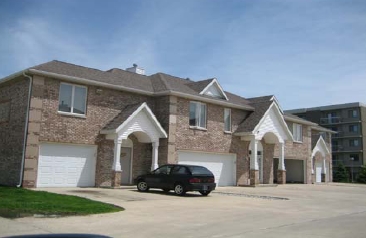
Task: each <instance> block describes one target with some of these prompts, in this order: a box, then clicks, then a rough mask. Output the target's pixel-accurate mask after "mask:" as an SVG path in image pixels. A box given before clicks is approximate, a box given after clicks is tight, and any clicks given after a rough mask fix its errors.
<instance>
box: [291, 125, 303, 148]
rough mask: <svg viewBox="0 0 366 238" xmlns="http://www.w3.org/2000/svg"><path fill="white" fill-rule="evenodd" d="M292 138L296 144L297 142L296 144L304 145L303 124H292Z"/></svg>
mask: <svg viewBox="0 0 366 238" xmlns="http://www.w3.org/2000/svg"><path fill="white" fill-rule="evenodd" d="M299 128H300V129H299ZM298 129H299V130H298ZM298 133H300V135H298ZM292 137H293V138H294V142H296V143H303V141H304V135H303V128H302V125H301V124H298V123H292ZM298 137H299V138H298ZM298 139H300V140H298Z"/></svg>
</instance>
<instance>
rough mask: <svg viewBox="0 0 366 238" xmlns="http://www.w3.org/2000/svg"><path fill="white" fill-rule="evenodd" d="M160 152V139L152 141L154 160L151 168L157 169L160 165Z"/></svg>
mask: <svg viewBox="0 0 366 238" xmlns="http://www.w3.org/2000/svg"><path fill="white" fill-rule="evenodd" d="M158 153H159V141H157V142H153V143H152V161H151V170H155V169H157V168H158V167H159V165H158Z"/></svg>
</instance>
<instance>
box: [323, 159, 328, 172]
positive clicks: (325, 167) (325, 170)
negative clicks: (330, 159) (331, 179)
mask: <svg viewBox="0 0 366 238" xmlns="http://www.w3.org/2000/svg"><path fill="white" fill-rule="evenodd" d="M325 163H326V161H325V158H324V159H323V174H327V166H326V165H325Z"/></svg>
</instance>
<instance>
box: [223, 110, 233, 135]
mask: <svg viewBox="0 0 366 238" xmlns="http://www.w3.org/2000/svg"><path fill="white" fill-rule="evenodd" d="M226 111H229V117H230V118H229V122H230V126H229V127H230V130H226V121H225V112H226ZM232 128H233V127H232V121H231V108H224V132H226V133H231V131H232V130H233V129H232Z"/></svg>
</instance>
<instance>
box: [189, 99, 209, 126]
mask: <svg viewBox="0 0 366 238" xmlns="http://www.w3.org/2000/svg"><path fill="white" fill-rule="evenodd" d="M189 125H190V126H194V127H200V128H206V104H203V103H200V102H190V104H189Z"/></svg>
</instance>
